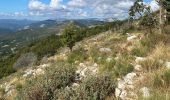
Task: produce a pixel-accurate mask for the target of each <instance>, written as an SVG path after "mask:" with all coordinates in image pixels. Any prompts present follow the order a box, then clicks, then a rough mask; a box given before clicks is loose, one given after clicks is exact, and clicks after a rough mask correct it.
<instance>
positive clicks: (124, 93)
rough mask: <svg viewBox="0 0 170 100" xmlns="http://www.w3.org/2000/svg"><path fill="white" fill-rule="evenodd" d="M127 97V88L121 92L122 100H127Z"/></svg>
mask: <svg viewBox="0 0 170 100" xmlns="http://www.w3.org/2000/svg"><path fill="white" fill-rule="evenodd" d="M126 97H127V91H126V90H122V92H121V94H120V98H121V99H122V100H125V99H126Z"/></svg>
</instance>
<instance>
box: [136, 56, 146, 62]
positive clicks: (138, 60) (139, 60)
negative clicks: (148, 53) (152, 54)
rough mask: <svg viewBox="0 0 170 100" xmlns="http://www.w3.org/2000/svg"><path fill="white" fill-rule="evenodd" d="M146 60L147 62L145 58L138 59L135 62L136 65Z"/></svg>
mask: <svg viewBox="0 0 170 100" xmlns="http://www.w3.org/2000/svg"><path fill="white" fill-rule="evenodd" d="M146 60H147V59H146V58H144V57H136V59H135V62H136V63H140V62H143V61H146Z"/></svg>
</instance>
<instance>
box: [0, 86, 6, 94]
mask: <svg viewBox="0 0 170 100" xmlns="http://www.w3.org/2000/svg"><path fill="white" fill-rule="evenodd" d="M4 94H5V88H2V87H1V88H0V95H4Z"/></svg>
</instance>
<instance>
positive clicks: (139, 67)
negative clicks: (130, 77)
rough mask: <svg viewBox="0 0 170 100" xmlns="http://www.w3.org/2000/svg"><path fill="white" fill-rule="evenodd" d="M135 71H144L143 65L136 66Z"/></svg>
mask: <svg viewBox="0 0 170 100" xmlns="http://www.w3.org/2000/svg"><path fill="white" fill-rule="evenodd" d="M134 69H135V70H136V71H142V66H141V65H135V67H134Z"/></svg>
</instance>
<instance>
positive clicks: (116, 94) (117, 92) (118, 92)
mask: <svg viewBox="0 0 170 100" xmlns="http://www.w3.org/2000/svg"><path fill="white" fill-rule="evenodd" d="M120 94H121V90H120V89H118V88H116V89H115V96H116V98H118V97H119V96H120Z"/></svg>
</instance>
